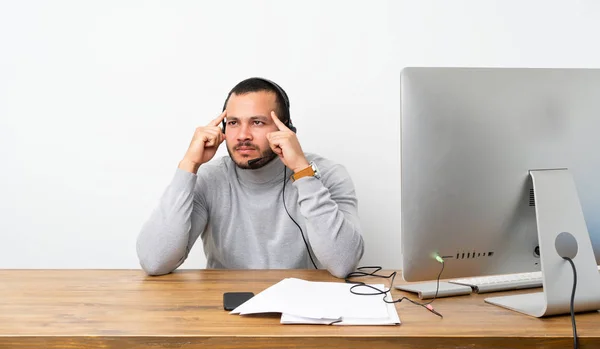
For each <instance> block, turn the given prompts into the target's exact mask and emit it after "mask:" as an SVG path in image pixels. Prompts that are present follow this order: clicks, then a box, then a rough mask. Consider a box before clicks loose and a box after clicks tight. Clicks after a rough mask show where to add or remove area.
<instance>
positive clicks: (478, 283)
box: [448, 266, 600, 293]
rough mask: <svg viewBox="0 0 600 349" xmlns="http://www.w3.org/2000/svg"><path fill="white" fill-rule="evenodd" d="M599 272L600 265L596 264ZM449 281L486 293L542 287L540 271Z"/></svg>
mask: <svg viewBox="0 0 600 349" xmlns="http://www.w3.org/2000/svg"><path fill="white" fill-rule="evenodd" d="M598 271H599V272H600V266H598ZM448 282H449V283H452V284H458V285H465V286H471V288H473V292H476V293H487V292H498V291H510V290H520V289H525V288H535V287H542V272H541V271H535V272H531V273H516V274H504V275H490V276H481V277H472V278H463V279H451V280H448Z"/></svg>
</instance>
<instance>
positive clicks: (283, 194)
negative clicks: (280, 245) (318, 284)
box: [281, 166, 319, 269]
mask: <svg viewBox="0 0 600 349" xmlns="http://www.w3.org/2000/svg"><path fill="white" fill-rule="evenodd" d="M286 172H287V169H286V167H285V166H284V167H283V193H282V194H281V200H282V201H283V208H284V209H285V212H286V213H287V215H288V217H290V219H291V220H292V222H294V224H296V226H297V227H298V229H300V236H302V240H303V241H304V245H305V246H306V252H308V257H309V258H310V261H311V262H312V265H313V266H314V267H315V269H319V268H317V264H316V263H315V261H314V260H313V258H312V255H311V254H310V248H308V242H306V238H304V232H303V231H302V228H300V225H299V224H298V223H296V221H295V220H294V218H292V215H290V213H289V212H288V209H287V206H286V205H285V182H286V180H287V174H286Z"/></svg>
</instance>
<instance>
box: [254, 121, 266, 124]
mask: <svg viewBox="0 0 600 349" xmlns="http://www.w3.org/2000/svg"><path fill="white" fill-rule="evenodd" d="M262 124H264V122H262V121H258V120H254V125H262Z"/></svg>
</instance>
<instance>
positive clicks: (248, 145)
mask: <svg viewBox="0 0 600 349" xmlns="http://www.w3.org/2000/svg"><path fill="white" fill-rule="evenodd" d="M240 147H246V148H253V149H258V148H257V147H256V146H255V145H254V144H252V143H250V142H241V143H238V144H236V146H235V149H238V148H240Z"/></svg>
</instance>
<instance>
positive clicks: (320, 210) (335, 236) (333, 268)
mask: <svg viewBox="0 0 600 349" xmlns="http://www.w3.org/2000/svg"><path fill="white" fill-rule="evenodd" d="M293 185H294V187H295V188H296V189H297V190H298V205H299V206H300V212H301V213H302V215H303V216H304V217H305V219H306V226H307V228H306V229H307V235H308V239H309V240H310V244H311V247H312V249H313V251H314V253H315V256H316V257H317V259H318V260H319V261H320V262H321V264H322V265H323V266H324V267H325V268H327V270H328V271H329V272H330V273H331V274H332V275H333V276H335V277H338V278H343V277H345V276H346V275H347V274H348V273H350V272H351V271H353V270H354V269H355V268H356V266H357V265H358V263H359V261H360V259H361V258H362V255H363V252H364V242H363V238H362V235H361V232H360V223H359V218H358V200H357V198H356V192H355V190H354V184H353V183H352V179H351V178H350V175H349V174H348V172H347V170H346V169H345V168H344V167H343V166H341V165H335V166H334V167H332V168H330V169H329V171H328V172H327V173H324V174H323V175H322V178H321V179H317V178H315V177H303V178H300V179H298V180H297V181H295V182H294V183H293Z"/></svg>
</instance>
